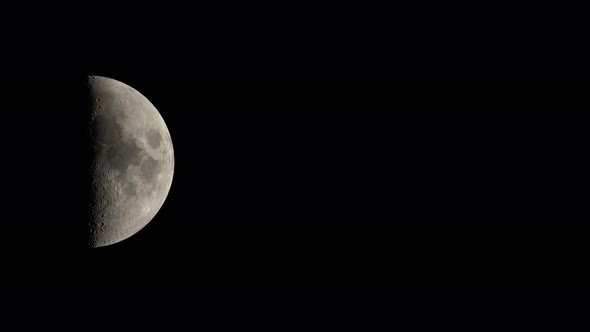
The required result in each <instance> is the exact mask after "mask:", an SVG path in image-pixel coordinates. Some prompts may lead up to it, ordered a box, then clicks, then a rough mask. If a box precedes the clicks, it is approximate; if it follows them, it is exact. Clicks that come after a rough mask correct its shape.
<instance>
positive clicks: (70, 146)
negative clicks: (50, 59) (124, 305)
mask: <svg viewBox="0 0 590 332" xmlns="http://www.w3.org/2000/svg"><path fill="white" fill-rule="evenodd" d="M96 74H103V75H108V76H110V77H114V78H117V79H120V80H122V81H124V82H126V83H128V84H129V85H131V86H134V87H135V88H137V89H138V90H139V91H141V92H142V93H143V94H144V95H145V96H146V97H147V98H149V99H150V100H151V101H152V102H153V103H154V104H155V105H156V107H157V108H158V109H159V111H160V112H161V114H162V116H163V117H164V119H165V120H166V122H167V125H168V127H169V130H170V132H171V135H172V138H173V142H174V148H175V156H176V169H175V177H174V181H173V184H172V189H171V191H170V194H169V196H168V199H167V200H166V203H165V205H164V206H163V208H162V209H161V211H160V212H159V213H158V215H157V216H156V218H155V219H154V220H153V221H152V222H151V223H150V224H149V225H148V226H147V227H146V228H145V229H143V230H142V231H141V232H140V233H138V234H137V235H135V236H133V237H132V238H130V239H128V240H126V241H124V242H122V243H120V244H117V245H113V246H111V247H106V248H99V249H95V250H87V249H81V248H78V247H77V245H78V243H77V242H76V241H77V240H78V239H79V232H80V228H79V226H80V224H81V223H80V220H82V216H83V214H84V209H85V206H86V205H85V201H84V199H85V196H84V194H83V193H84V188H85V187H84V182H83V180H84V174H85V173H84V171H83V170H84V162H83V158H84V151H85V150H84V144H83V141H82V140H80V138H81V132H82V127H81V126H80V124H81V123H82V121H81V116H80V113H79V112H76V108H75V107H77V105H78V104H76V103H77V99H76V98H70V97H69V96H70V95H71V91H76V90H75V88H76V87H77V86H76V76H74V75H72V76H71V77H70V79H69V80H68V79H62V80H53V81H41V80H30V81H25V80H20V81H18V82H17V83H15V82H9V84H7V85H6V87H5V88H4V89H3V91H4V92H5V100H8V101H10V102H12V103H11V104H10V106H11V110H10V111H9V112H7V115H6V117H5V120H6V121H4V122H3V124H4V130H3V134H4V135H6V137H5V138H4V139H3V141H4V142H10V144H6V145H5V149H4V154H5V156H6V159H4V160H5V162H4V164H3V167H6V168H7V170H6V171H5V172H3V174H5V186H4V188H5V190H6V195H5V196H4V207H5V208H4V211H5V217H3V222H2V228H3V230H2V234H3V241H2V245H3V249H4V250H3V251H2V255H3V261H5V262H6V263H7V264H9V265H7V266H8V267H9V268H7V270H6V271H8V272H7V273H6V274H4V275H3V278H6V280H7V281H6V283H7V284H8V285H21V286H68V287H96V286H104V287H110V286H121V287H140V286H154V287H168V286H178V287H581V286H585V285H586V283H587V278H586V277H587V276H588V275H587V273H586V272H584V270H585V269H584V265H583V262H584V261H585V257H586V255H587V252H588V248H587V246H588V244H587V240H586V237H587V234H588V231H589V228H588V225H587V220H586V219H587V213H586V211H585V208H584V207H585V204H586V203H585V193H584V192H585V190H586V189H585V188H586V184H587V175H586V173H587V163H586V161H585V159H586V158H585V151H586V146H587V142H588V134H587V130H586V126H587V121H588V115H587V114H586V113H585V112H583V110H584V109H585V108H586V107H587V102H586V100H585V99H584V96H585V94H584V91H585V90H586V89H587V86H586V85H585V83H579V82H559V83H555V82H544V83H543V82H336V81H332V82H328V81H325V82H319V81H315V82H314V81H309V82H264V81H251V82H237V81H235V82H232V81H226V82H221V81H197V80H180V79H170V78H168V79H163V78H162V79H155V78H154V79H150V80H147V79H142V78H136V77H135V78H134V77H132V76H126V75H122V77H118V76H117V75H116V73H115V72H105V73H101V72H99V73H96ZM31 91H35V94H34V96H35V97H34V98H33V97H31ZM11 264H12V265H11Z"/></svg>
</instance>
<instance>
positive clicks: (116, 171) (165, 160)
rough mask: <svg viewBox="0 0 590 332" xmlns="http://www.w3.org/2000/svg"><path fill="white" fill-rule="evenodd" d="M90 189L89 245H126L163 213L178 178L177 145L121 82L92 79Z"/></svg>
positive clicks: (158, 118) (151, 108)
mask: <svg viewBox="0 0 590 332" xmlns="http://www.w3.org/2000/svg"><path fill="white" fill-rule="evenodd" d="M88 88H89V96H90V111H91V116H90V126H89V137H90V141H91V147H92V153H91V161H92V163H91V169H90V173H91V177H90V179H91V187H90V207H89V212H90V214H89V216H90V220H89V228H88V235H89V245H90V246H92V247H101V246H107V245H111V244H114V243H117V242H120V241H123V240H125V239H127V238H129V237H130V236H132V235H134V234H135V233H137V232H138V231H139V230H141V229H142V228H144V227H145V226H146V225H147V224H148V223H149V222H150V221H151V220H152V219H153V218H154V216H155V215H156V214H157V212H158V211H159V210H160V208H161V207H162V205H163V204H164V201H165V199H166V197H167V195H168V192H169V191H170V187H171V185H172V177H173V174H174V151H173V147H172V140H171V137H170V133H169V131H168V128H167V127H166V123H165V122H164V119H163V118H162V117H161V115H160V113H159V112H158V111H157V109H156V108H155V107H154V105H152V103H151V102H150V101H149V100H148V99H147V98H145V97H144V96H143V95H141V94H140V93H139V92H138V91H137V90H135V89H133V88H132V87H130V86H128V85H126V84H124V83H121V82H119V81H116V80H113V79H110V78H106V77H100V76H90V77H88Z"/></svg>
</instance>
